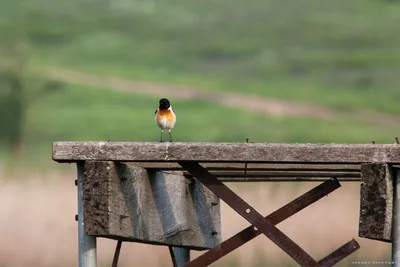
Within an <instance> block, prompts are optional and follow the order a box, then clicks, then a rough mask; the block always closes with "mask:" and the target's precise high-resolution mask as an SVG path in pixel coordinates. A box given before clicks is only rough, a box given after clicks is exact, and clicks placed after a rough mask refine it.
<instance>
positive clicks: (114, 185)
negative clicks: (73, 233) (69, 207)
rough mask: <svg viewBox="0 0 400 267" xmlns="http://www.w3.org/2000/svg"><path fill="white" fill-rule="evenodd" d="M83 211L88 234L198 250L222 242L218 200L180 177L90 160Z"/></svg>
mask: <svg viewBox="0 0 400 267" xmlns="http://www.w3.org/2000/svg"><path fill="white" fill-rule="evenodd" d="M83 209H84V226H85V233H86V234H87V235H94V236H98V237H106V238H113V239H118V240H124V241H132V242H142V243H149V244H158V245H170V246H174V247H187V248H191V249H197V250H202V249H209V248H212V247H214V246H216V245H217V244H219V243H220V242H221V221H220V203H219V199H218V198H217V197H216V196H215V195H214V194H213V193H212V192H211V191H209V190H208V189H207V188H206V187H204V186H203V185H202V184H201V183H199V182H198V181H197V180H188V179H186V178H185V177H184V176H183V175H182V174H181V173H180V172H178V173H163V172H161V171H146V170H145V169H143V168H139V167H136V166H132V165H127V164H123V163H121V164H116V163H114V162H110V161H94V162H93V161H86V162H85V174H84V193H83Z"/></svg>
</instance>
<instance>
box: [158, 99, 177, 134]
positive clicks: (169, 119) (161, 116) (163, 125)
mask: <svg viewBox="0 0 400 267" xmlns="http://www.w3.org/2000/svg"><path fill="white" fill-rule="evenodd" d="M154 117H155V122H156V124H157V126H158V128H160V130H161V137H160V142H162V141H163V132H164V130H168V132H169V141H170V142H172V135H171V129H172V128H174V126H175V122H176V115H175V112H174V110H173V109H172V106H171V103H170V102H169V100H168V99H166V98H162V99H160V103H159V106H158V109H157V110H156V112H155V116H154Z"/></svg>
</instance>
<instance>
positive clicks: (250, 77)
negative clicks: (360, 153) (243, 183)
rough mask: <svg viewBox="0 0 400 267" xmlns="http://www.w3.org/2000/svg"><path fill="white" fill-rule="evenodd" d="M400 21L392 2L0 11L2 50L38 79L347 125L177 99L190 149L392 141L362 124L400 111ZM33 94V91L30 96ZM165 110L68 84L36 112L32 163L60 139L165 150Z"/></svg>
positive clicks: (46, 0) (30, 124)
mask: <svg viewBox="0 0 400 267" xmlns="http://www.w3.org/2000/svg"><path fill="white" fill-rule="evenodd" d="M399 12H400V6H399V5H397V4H395V3H392V2H391V1H372V0H369V1H365V0H354V1H345V0H338V1H335V2H332V1H327V0H324V1H319V0H318V1H317V0H307V1H304V2H302V3H301V4H300V3H298V2H297V1H294V0H286V1H278V0H269V1H259V0H251V1H247V2H246V3H244V2H241V1H237V0H231V1H225V2H215V1H202V2H199V1H194V0H190V1H183V0H174V1H169V2H168V4H166V3H165V2H163V1H161V0H154V1H149V0H141V1H139V0H136V1H133V2H132V1H126V0H120V1H116V2H115V1H114V2H108V1H105V0H103V1H100V2H99V1H93V0H87V1H80V0H72V1H68V2H63V3H62V4H60V3H56V2H54V1H50V0H40V1H35V2H31V1H28V0H16V1H13V2H7V3H3V6H2V9H1V11H0V29H2V30H3V31H1V35H0V40H1V41H0V50H1V48H3V53H2V55H3V58H7V55H8V53H7V52H8V50H7V47H13V45H14V44H18V43H20V42H22V43H25V44H27V45H28V47H29V54H30V59H31V60H30V63H29V67H30V69H31V70H37V69H39V68H43V67H47V68H51V67H56V68H66V69H71V70H75V71H81V72H83V73H85V72H86V73H94V74H101V75H106V76H120V77H124V78H129V79H135V80H145V81H153V82H158V83H160V84H163V83H165V84H184V85H189V86H193V87H194V88H197V89H199V90H214V91H223V92H242V93H249V94H255V95H260V96H264V97H273V98H278V99H282V100H290V101H297V102H304V103H312V104H316V105H320V106H326V107H330V108H333V109H334V110H337V111H339V114H342V115H339V116H336V117H335V119H333V120H318V119H311V118H292V117H274V116H264V115H257V114H255V113H252V112H249V111H245V110H243V109H233V108H231V109H229V108H225V107H221V106H218V105H215V104H211V103H208V102H204V101H202V102H199V101H176V100H174V99H172V101H173V106H174V108H175V109H176V111H177V113H178V124H177V128H176V129H175V130H174V139H175V140H179V141H221V142H244V140H245V138H246V137H249V138H250V139H251V140H253V141H256V142H345V143H369V142H371V141H372V140H374V141H376V142H382V143H391V142H392V141H393V137H394V136H396V134H397V133H398V132H399V129H400V128H399V126H389V125H386V124H384V123H383V124H380V123H379V121H377V123H372V122H366V120H363V119H362V118H361V119H360V118H359V116H358V117H357V116H352V115H351V114H352V112H353V111H354V112H357V111H360V110H368V111H378V112H383V113H389V114H392V115H397V114H399V112H400V105H398V103H399V101H400V91H399V89H398V84H399V82H400V76H399V75H398V73H399V71H400V49H399V47H400V37H398V34H397V31H398V29H397V28H398V27H397V25H398V23H397V22H398V18H399V16H398V13H399ZM0 55H1V53H0ZM34 84H35V83H33V85H32V82H31V81H30V80H28V82H27V88H29V90H28V91H31V90H30V89H31V87H35V86H34ZM31 95H34V94H31ZM157 101H158V99H157V98H152V97H148V96H145V95H135V94H130V93H121V92H114V91H110V90H109V89H108V88H93V87H88V86H86V85H79V86H78V85H68V86H67V87H65V88H64V89H62V90H60V91H58V92H56V93H51V94H49V95H48V96H45V97H40V98H38V99H36V100H35V101H33V102H32V103H31V105H30V108H29V113H28V119H27V125H26V129H25V131H26V132H25V139H26V145H27V151H28V152H29V153H28V154H30V155H32V158H35V159H36V158H38V157H37V155H38V154H39V155H43V156H46V157H49V151H50V150H49V149H50V144H51V142H52V141H55V140H109V139H111V140H132V141H157V140H158V138H159V133H158V131H157V129H156V128H155V125H154V122H153V113H154V109H155V108H156V107H157ZM341 111H346V112H347V113H346V114H347V115H346V114H344V113H340V112H341Z"/></svg>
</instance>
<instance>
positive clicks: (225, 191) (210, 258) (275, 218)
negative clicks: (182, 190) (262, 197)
mask: <svg viewBox="0 0 400 267" xmlns="http://www.w3.org/2000/svg"><path fill="white" fill-rule="evenodd" d="M179 164H180V165H181V166H182V167H183V168H184V169H186V170H187V171H188V172H189V173H190V174H192V175H193V176H194V177H196V179H197V180H198V181H200V182H201V183H202V184H204V185H205V186H206V187H207V188H208V189H209V190H210V191H211V192H213V193H214V194H216V195H217V196H218V197H219V198H220V199H222V200H223V201H224V202H225V203H226V204H227V205H229V206H230V207H231V208H232V209H234V210H235V211H236V212H237V213H238V214H240V215H241V216H242V217H243V218H245V219H246V220H247V221H248V222H250V223H251V224H252V226H250V227H248V228H246V229H245V230H243V231H241V232H240V233H238V234H236V235H234V236H233V237H231V238H230V239H228V240H226V241H224V242H222V243H221V244H219V245H218V246H216V247H214V248H212V249H210V250H209V251H207V252H206V253H204V254H202V255H201V256H199V257H198V258H196V259H194V260H192V261H191V262H190V263H188V264H186V265H185V266H186V267H195V266H197V267H205V266H208V265H210V264H212V263H213V262H215V261H216V260H218V259H220V258H221V257H223V256H225V255H227V254H228V253H230V252H232V251H233V250H235V249H237V248H238V247H240V246H241V245H243V244H245V243H247V242H248V241H250V240H252V239H253V238H255V237H256V236H258V235H259V234H261V233H262V234H264V235H265V236H266V237H268V238H269V239H270V240H271V241H272V242H274V243H275V244H276V245H277V246H279V247H280V248H281V249H282V250H283V251H285V252H286V253H287V254H288V255H289V256H290V257H291V258H293V259H294V260H295V261H296V262H297V263H298V264H299V265H300V266H303V267H316V266H323V267H325V266H332V265H334V264H336V263H337V262H338V261H340V260H341V259H343V258H345V257H347V256H348V255H350V254H351V253H353V252H354V251H356V250H357V249H359V248H360V246H359V245H358V243H357V242H356V241H355V240H354V239H353V240H351V241H349V242H348V243H346V244H345V245H343V246H342V247H340V248H338V249H337V250H335V251H334V252H332V253H331V254H329V255H328V256H326V257H325V258H323V259H322V260H320V261H318V262H317V261H316V260H314V259H313V258H312V257H311V256H310V255H309V254H307V252H305V251H304V250H303V249H302V248H301V247H300V246H298V245H297V244H296V243H295V242H293V241H292V240H291V239H290V238H289V237H288V236H286V235H285V234H284V233H283V232H281V231H280V230H279V229H278V228H276V227H275V225H276V224H278V223H280V222H282V221H284V220H285V219H287V218H289V217H290V216H292V215H293V214H295V213H297V212H298V211H300V210H301V209H303V208H305V207H307V206H308V205H310V204H312V203H314V202H315V201H317V200H318V199H320V198H322V197H323V196H325V195H327V194H328V193H330V192H332V191H334V190H335V189H337V188H339V187H340V184H339V182H338V181H337V180H336V179H331V180H328V181H326V182H324V183H323V184H321V185H319V186H317V187H316V188H314V189H312V190H310V191H309V192H307V193H306V194H304V195H302V196H300V197H299V198H297V199H295V200H294V201H292V202H290V203H288V204H287V205H285V206H283V207H282V208H280V209H279V210H277V211H275V212H274V213H272V214H270V215H269V216H267V217H265V218H264V217H263V216H262V215H261V214H260V213H258V212H257V211H256V210H255V209H254V208H253V207H251V206H250V205H249V204H248V203H246V202H245V201H244V200H243V199H242V198H241V197H239V196H238V195H237V194H236V193H235V192H233V191H232V190H231V189H229V188H228V187H227V186H226V185H224V184H223V183H222V182H221V181H219V180H218V179H217V178H216V177H215V176H214V175H212V174H211V173H209V172H208V171H207V169H205V168H203V167H202V166H201V165H200V164H199V163H197V162H192V161H182V162H179Z"/></svg>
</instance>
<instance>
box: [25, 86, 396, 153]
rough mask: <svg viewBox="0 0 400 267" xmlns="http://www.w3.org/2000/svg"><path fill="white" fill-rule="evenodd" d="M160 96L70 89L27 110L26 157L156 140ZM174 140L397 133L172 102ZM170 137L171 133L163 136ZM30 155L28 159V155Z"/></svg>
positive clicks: (353, 138)
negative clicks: (64, 146)
mask: <svg viewBox="0 0 400 267" xmlns="http://www.w3.org/2000/svg"><path fill="white" fill-rule="evenodd" d="M157 104H158V98H155V97H146V96H142V95H136V94H131V93H122V92H116V91H112V90H109V89H107V88H96V87H88V86H80V85H69V86H66V87H64V88H63V89H61V90H60V91H58V92H56V93H52V94H51V95H48V96H46V97H44V98H41V99H38V100H37V101H35V102H34V103H33V104H32V105H31V106H30V108H29V110H28V117H27V124H26V133H25V140H26V149H27V155H28V158H29V159H31V160H33V159H38V158H44V159H46V161H47V160H48V159H50V156H51V142H53V141H106V140H113V141H158V140H159V136H160V135H159V134H160V133H159V131H158V129H157V127H156V126H155V123H154V117H153V116H154V111H155V109H156V108H157ZM173 107H174V109H175V110H176V113H177V118H178V122H177V125H176V128H175V129H174V130H173V137H174V140H175V141H183V142H186V141H196V142H203V141H204V142H205V141H213V142H214V141H215V142H245V139H246V138H250V140H251V141H254V142H271V143H272V142H284V143H287V142H289V143H292V142H305V143H313V142H321V143H330V142H332V143H340V142H343V143H370V142H371V141H372V140H374V141H376V142H377V143H390V142H392V141H394V140H391V139H392V138H393V136H394V135H395V133H396V130H398V127H395V126H378V125H375V124H368V123H363V122H357V121H354V120H351V119H347V118H344V117H339V118H337V119H334V120H319V119H310V118H290V117H276V116H264V115H258V114H256V113H254V112H248V111H243V110H241V109H234V108H225V107H221V106H219V105H216V104H210V103H207V102H199V101H174V102H173ZM165 137H167V135H166V136H165ZM29 155H30V156H29Z"/></svg>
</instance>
